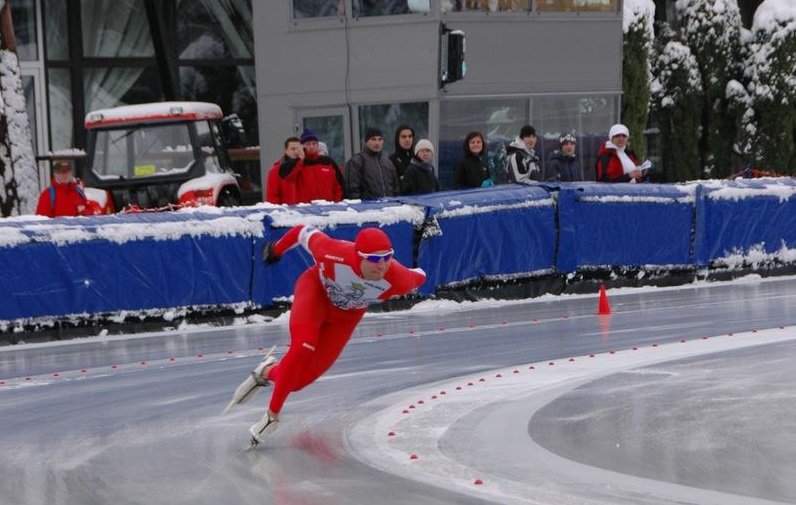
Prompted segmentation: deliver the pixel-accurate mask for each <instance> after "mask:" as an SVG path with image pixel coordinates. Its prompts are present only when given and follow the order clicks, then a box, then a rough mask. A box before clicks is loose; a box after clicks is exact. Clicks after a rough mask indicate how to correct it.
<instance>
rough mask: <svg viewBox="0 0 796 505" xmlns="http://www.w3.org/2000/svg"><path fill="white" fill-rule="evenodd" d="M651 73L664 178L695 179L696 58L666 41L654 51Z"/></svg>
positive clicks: (697, 128)
mask: <svg viewBox="0 0 796 505" xmlns="http://www.w3.org/2000/svg"><path fill="white" fill-rule="evenodd" d="M652 73H653V76H654V79H653V81H652V86H651V91H652V114H653V116H654V122H655V123H656V124H657V125H658V128H659V129H660V135H661V144H662V146H663V150H662V152H661V159H662V164H663V166H662V167H661V168H662V170H663V174H664V178H665V180H667V181H670V182H684V181H688V180H694V179H698V178H700V177H701V175H702V174H701V167H700V158H699V134H700V131H701V120H702V117H701V113H700V110H701V104H702V99H703V96H702V76H701V75H700V73H699V67H698V65H697V61H696V58H694V55H693V54H691V50H690V49H689V48H688V46H685V45H683V44H682V43H680V42H677V41H675V40H670V41H668V42H666V43H665V44H663V46H662V47H660V48H659V49H658V51H656V53H655V58H654V64H653V68H652Z"/></svg>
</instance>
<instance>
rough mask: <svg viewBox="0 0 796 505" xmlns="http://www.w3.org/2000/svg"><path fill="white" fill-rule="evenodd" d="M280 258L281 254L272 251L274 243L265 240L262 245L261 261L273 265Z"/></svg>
mask: <svg viewBox="0 0 796 505" xmlns="http://www.w3.org/2000/svg"><path fill="white" fill-rule="evenodd" d="M280 259H281V256H279V255H278V254H276V252H274V243H273V242H266V244H265V246H263V262H264V263H265V264H266V265H273V264H274V263H276V262H277V261H279V260H280Z"/></svg>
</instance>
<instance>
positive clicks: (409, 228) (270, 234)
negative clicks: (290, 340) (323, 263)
mask: <svg viewBox="0 0 796 505" xmlns="http://www.w3.org/2000/svg"><path fill="white" fill-rule="evenodd" d="M423 216H424V212H423V210H422V209H420V208H417V207H412V206H409V205H402V204H401V203H400V202H399V201H397V200H395V199H390V200H385V201H379V202H361V203H338V204H330V205H302V206H290V207H284V208H281V209H276V210H268V211H266V217H265V222H264V226H265V236H264V238H261V239H260V238H258V239H256V240H255V241H254V265H253V278H252V289H251V297H252V302H253V303H254V304H256V305H263V306H268V305H272V304H273V303H274V300H275V299H276V300H278V299H280V298H286V297H290V296H292V295H293V285H294V284H295V282H296V280H297V279H298V277H299V275H301V273H302V272H304V270H306V269H307V268H308V267H309V266H311V265H312V264H313V260H312V258H311V257H310V255H309V253H308V252H307V251H305V250H304V248H303V247H301V246H299V247H297V248H296V249H294V250H291V251H289V252H288V253H286V254H285V255H284V257H283V258H282V259H281V260H280V261H279V263H277V264H276V265H273V266H266V265H265V264H264V263H263V262H262V249H263V247H264V246H265V244H266V242H268V241H274V240H278V239H279V238H281V237H282V235H284V234H285V233H286V232H287V231H288V230H289V229H290V228H292V227H293V226H296V225H299V224H307V225H312V226H315V227H316V228H318V229H320V230H321V231H323V232H324V233H326V234H327V235H329V236H331V237H332V238H336V239H341V240H349V241H353V240H354V238H355V237H356V234H357V233H358V232H359V230H361V229H362V228H363V227H366V226H377V227H380V228H381V229H382V230H384V231H385V233H387V235H389V237H390V240H391V241H392V245H393V248H394V249H395V259H397V260H398V261H400V262H401V263H402V264H404V265H406V266H408V267H413V266H414V265H413V258H414V252H413V237H414V228H415V226H419V225H420V223H422V221H423Z"/></svg>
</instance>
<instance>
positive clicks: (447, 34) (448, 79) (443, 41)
mask: <svg viewBox="0 0 796 505" xmlns="http://www.w3.org/2000/svg"><path fill="white" fill-rule="evenodd" d="M440 26H441V29H440V47H439V66H440V73H439V76H440V78H439V81H440V87H441V88H444V87H445V85H446V84H450V83H452V82H456V81H458V80H461V79H462V78H463V77H464V74H465V73H467V64H466V63H465V62H464V49H465V39H464V32H463V31H461V30H451V29H449V28H448V27H446V26H445V25H440Z"/></svg>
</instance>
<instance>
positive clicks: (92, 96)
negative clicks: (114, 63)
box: [83, 67, 163, 113]
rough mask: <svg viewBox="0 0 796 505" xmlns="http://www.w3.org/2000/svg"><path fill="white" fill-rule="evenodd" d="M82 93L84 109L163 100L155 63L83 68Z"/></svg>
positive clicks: (87, 110) (90, 109) (89, 109)
mask: <svg viewBox="0 0 796 505" xmlns="http://www.w3.org/2000/svg"><path fill="white" fill-rule="evenodd" d="M83 93H84V96H85V101H86V110H85V112H86V113H88V112H90V111H93V110H97V109H105V108H108V107H116V106H119V105H128V104H136V103H147V102H160V101H162V100H163V91H162V90H161V87H160V74H159V73H158V69H157V68H156V67H100V68H89V69H86V72H85V73H84V82H83Z"/></svg>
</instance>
